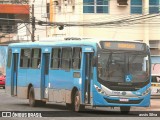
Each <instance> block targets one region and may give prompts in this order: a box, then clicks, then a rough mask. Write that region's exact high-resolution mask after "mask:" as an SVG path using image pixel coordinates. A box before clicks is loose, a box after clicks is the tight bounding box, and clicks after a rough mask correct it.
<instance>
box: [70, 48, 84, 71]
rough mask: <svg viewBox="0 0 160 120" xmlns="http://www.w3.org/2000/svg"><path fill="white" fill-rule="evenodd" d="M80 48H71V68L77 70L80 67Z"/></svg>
mask: <svg viewBox="0 0 160 120" xmlns="http://www.w3.org/2000/svg"><path fill="white" fill-rule="evenodd" d="M81 56H82V52H81V48H73V58H72V66H73V69H75V70H79V69H80V66H81Z"/></svg>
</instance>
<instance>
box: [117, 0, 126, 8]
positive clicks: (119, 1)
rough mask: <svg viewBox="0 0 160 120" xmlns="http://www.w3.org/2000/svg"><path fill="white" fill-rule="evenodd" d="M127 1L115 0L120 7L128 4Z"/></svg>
mask: <svg viewBox="0 0 160 120" xmlns="http://www.w3.org/2000/svg"><path fill="white" fill-rule="evenodd" d="M127 1H128V0H117V6H120V7H123V6H127V5H128V3H127Z"/></svg>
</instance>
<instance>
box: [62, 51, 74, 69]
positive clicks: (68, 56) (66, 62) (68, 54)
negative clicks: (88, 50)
mask: <svg viewBox="0 0 160 120" xmlns="http://www.w3.org/2000/svg"><path fill="white" fill-rule="evenodd" d="M71 60H72V48H63V49H62V69H65V70H68V69H70V68H71Z"/></svg>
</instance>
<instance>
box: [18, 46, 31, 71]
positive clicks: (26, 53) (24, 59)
mask: <svg viewBox="0 0 160 120" xmlns="http://www.w3.org/2000/svg"><path fill="white" fill-rule="evenodd" d="M30 56H31V50H30V49H22V50H21V60H20V67H25V68H27V67H29V65H30Z"/></svg>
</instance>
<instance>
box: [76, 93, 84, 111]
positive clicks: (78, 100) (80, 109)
mask: <svg viewBox="0 0 160 120" xmlns="http://www.w3.org/2000/svg"><path fill="white" fill-rule="evenodd" d="M84 108H85V106H84V105H81V104H80V94H79V92H78V91H77V92H76V94H75V97H74V111H76V112H80V111H82V110H83V109H84Z"/></svg>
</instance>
